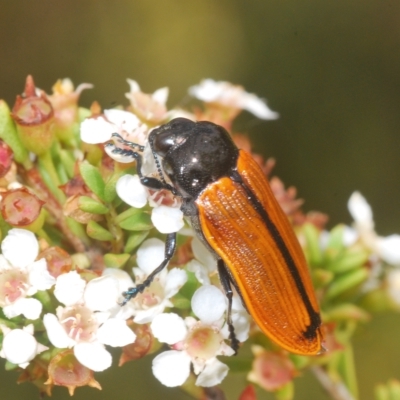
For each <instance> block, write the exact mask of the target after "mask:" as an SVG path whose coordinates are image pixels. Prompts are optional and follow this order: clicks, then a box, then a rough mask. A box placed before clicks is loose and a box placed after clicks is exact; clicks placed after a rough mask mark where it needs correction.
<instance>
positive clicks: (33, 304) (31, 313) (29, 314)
mask: <svg viewBox="0 0 400 400" xmlns="http://www.w3.org/2000/svg"><path fill="white" fill-rule="evenodd" d="M9 307H10V309H9ZM42 309H43V305H42V303H41V302H40V301H39V300H37V299H27V298H19V299H18V300H17V301H16V302H14V303H13V304H11V305H10V306H5V307H4V308H3V312H4V315H5V316H6V317H7V318H13V317H16V316H18V315H23V316H24V317H25V318H27V319H31V320H35V319H38V318H39V317H40V314H41V312H42ZM12 314H14V315H12Z"/></svg>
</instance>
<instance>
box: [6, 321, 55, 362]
mask: <svg viewBox="0 0 400 400" xmlns="http://www.w3.org/2000/svg"><path fill="white" fill-rule="evenodd" d="M0 328H1V330H2V331H3V334H4V338H3V343H2V348H1V351H0V357H2V358H5V359H7V360H8V361H9V362H11V363H13V364H16V365H18V366H19V367H21V368H26V367H27V366H28V365H29V362H30V361H31V360H33V359H34V358H35V357H36V355H37V354H40V353H41V352H43V351H45V350H47V349H48V347H46V346H44V345H42V344H40V343H38V342H37V340H36V339H35V337H34V335H33V325H32V324H30V325H27V326H25V327H23V328H22V329H10V328H8V327H6V326H4V325H0Z"/></svg>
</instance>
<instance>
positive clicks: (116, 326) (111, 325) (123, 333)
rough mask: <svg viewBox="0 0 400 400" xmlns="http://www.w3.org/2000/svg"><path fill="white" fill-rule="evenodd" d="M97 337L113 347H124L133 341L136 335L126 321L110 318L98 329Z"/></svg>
mask: <svg viewBox="0 0 400 400" xmlns="http://www.w3.org/2000/svg"><path fill="white" fill-rule="evenodd" d="M97 339H98V340H99V341H100V342H101V343H103V344H107V345H109V346H112V347H122V346H126V345H128V344H131V343H133V342H134V341H135V340H136V335H135V333H134V332H133V331H132V330H131V329H129V327H128V326H127V325H126V321H123V320H121V319H117V318H110V319H108V320H107V321H105V322H104V324H103V325H102V326H101V327H100V328H99V329H98V330H97Z"/></svg>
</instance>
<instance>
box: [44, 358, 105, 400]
mask: <svg viewBox="0 0 400 400" xmlns="http://www.w3.org/2000/svg"><path fill="white" fill-rule="evenodd" d="M48 373H49V379H48V380H47V382H46V384H47V385H57V386H65V387H66V388H67V389H68V392H69V394H70V395H71V396H72V395H73V394H74V391H75V389H76V388H77V387H80V386H90V387H94V388H96V389H99V390H101V386H100V384H99V382H97V381H96V380H95V379H94V377H93V371H91V370H90V369H89V368H87V367H84V366H83V365H82V364H80V363H79V361H78V360H77V359H76V358H75V356H74V353H73V351H72V350H65V351H62V352H61V353H58V354H57V355H56V356H55V357H54V358H53V359H52V360H51V361H50V364H49V369H48Z"/></svg>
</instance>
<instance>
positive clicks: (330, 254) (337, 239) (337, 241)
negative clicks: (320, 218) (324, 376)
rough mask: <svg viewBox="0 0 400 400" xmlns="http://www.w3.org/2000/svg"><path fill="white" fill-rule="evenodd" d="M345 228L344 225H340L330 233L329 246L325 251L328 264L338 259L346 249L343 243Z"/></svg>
mask: <svg viewBox="0 0 400 400" xmlns="http://www.w3.org/2000/svg"><path fill="white" fill-rule="evenodd" d="M344 227H345V226H344V225H343V224H340V225H337V226H335V227H334V228H333V229H332V230H331V231H330V232H329V239H328V244H327V246H326V249H325V257H326V258H327V260H328V262H329V261H332V260H334V259H335V258H336V257H338V256H339V255H340V254H341V253H342V251H343V250H344V249H345V245H344V243H343V235H344Z"/></svg>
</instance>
